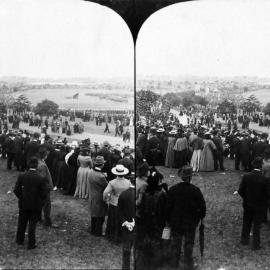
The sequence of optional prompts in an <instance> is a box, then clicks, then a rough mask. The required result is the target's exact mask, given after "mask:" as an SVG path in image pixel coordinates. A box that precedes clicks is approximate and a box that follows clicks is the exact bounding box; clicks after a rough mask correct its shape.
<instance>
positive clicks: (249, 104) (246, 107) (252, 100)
mask: <svg viewBox="0 0 270 270" xmlns="http://www.w3.org/2000/svg"><path fill="white" fill-rule="evenodd" d="M241 108H242V109H243V111H244V112H245V113H253V112H256V111H259V110H260V109H261V103H260V101H259V100H258V99H257V98H256V97H255V96H254V95H251V96H249V97H247V98H246V99H245V101H244V102H243V103H242V105H241Z"/></svg>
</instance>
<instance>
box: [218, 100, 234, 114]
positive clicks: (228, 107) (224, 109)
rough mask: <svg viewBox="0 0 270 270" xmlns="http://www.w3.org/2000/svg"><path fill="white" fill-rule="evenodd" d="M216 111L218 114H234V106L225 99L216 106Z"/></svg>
mask: <svg viewBox="0 0 270 270" xmlns="http://www.w3.org/2000/svg"><path fill="white" fill-rule="evenodd" d="M218 111H219V112H220V113H222V114H223V113H236V106H235V104H234V103H233V102H231V101H229V100H227V99H225V100H224V101H222V102H221V103H220V104H219V105H218Z"/></svg>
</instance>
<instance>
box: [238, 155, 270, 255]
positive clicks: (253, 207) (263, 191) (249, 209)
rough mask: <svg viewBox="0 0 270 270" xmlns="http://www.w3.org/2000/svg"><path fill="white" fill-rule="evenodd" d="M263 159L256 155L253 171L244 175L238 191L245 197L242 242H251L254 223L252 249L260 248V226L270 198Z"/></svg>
mask: <svg viewBox="0 0 270 270" xmlns="http://www.w3.org/2000/svg"><path fill="white" fill-rule="evenodd" d="M262 164H263V159H262V158H261V157H256V158H255V159H254V161H253V162H252V166H253V168H254V169H253V171H252V172H250V173H247V174H245V175H244V176H243V179H242V182H241V184H240V186H239V190H238V193H239V195H240V196H241V197H242V198H243V208H244V215H243V227H242V234H241V244H242V245H248V244H249V236H250V230H251V226H252V225H253V243H252V249H253V250H257V249H260V248H261V247H260V227H261V224H262V222H263V218H264V213H265V212H264V210H265V207H267V200H268V198H269V194H268V186H267V178H265V176H263V174H262Z"/></svg>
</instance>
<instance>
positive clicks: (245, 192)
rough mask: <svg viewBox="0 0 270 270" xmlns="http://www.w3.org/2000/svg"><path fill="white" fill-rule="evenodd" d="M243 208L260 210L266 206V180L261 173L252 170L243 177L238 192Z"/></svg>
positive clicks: (267, 195)
mask: <svg viewBox="0 0 270 270" xmlns="http://www.w3.org/2000/svg"><path fill="white" fill-rule="evenodd" d="M238 193H239V195H240V196H241V197H242V198H243V207H244V208H249V209H253V210H260V209H262V207H265V206H266V205H267V200H268V197H269V192H268V185H267V178H266V177H265V176H264V175H263V174H262V172H261V171H257V170H253V171H252V172H250V173H247V174H245V175H244V176H243V178H242V181H241V183H240V186H239V190H238Z"/></svg>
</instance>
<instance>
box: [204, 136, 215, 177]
mask: <svg viewBox="0 0 270 270" xmlns="http://www.w3.org/2000/svg"><path fill="white" fill-rule="evenodd" d="M203 145H204V146H203V150H202V153H201V158H200V171H202V172H211V171H214V169H215V166H214V153H213V152H214V151H215V150H216V146H215V144H214V143H213V141H212V140H211V135H210V133H205V139H204V140H203Z"/></svg>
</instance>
